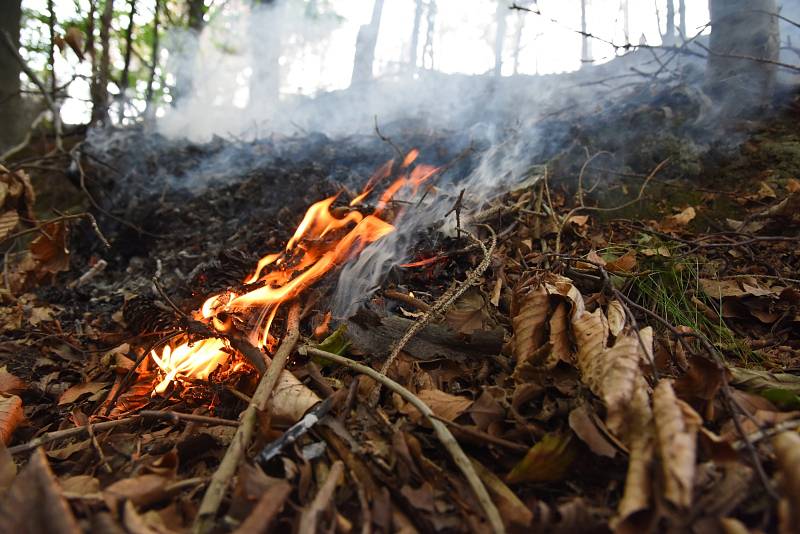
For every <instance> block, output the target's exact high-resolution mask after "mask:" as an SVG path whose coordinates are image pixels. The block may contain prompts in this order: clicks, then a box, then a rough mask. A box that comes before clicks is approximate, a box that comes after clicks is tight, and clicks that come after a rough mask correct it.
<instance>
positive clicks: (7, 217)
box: [0, 210, 19, 239]
mask: <svg viewBox="0 0 800 534" xmlns="http://www.w3.org/2000/svg"><path fill="white" fill-rule="evenodd" d="M17 224H19V213H17V210H8V211H7V212H5V213H3V214H2V215H0V239H5V238H6V236H8V235H9V234H10V233H11V232H13V231H14V229H15V228H16V227H17Z"/></svg>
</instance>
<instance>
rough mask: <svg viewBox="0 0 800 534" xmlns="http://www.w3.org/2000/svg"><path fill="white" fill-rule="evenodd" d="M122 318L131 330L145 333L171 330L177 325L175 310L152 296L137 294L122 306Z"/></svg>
mask: <svg viewBox="0 0 800 534" xmlns="http://www.w3.org/2000/svg"><path fill="white" fill-rule="evenodd" d="M122 318H123V319H124V320H125V324H127V325H128V328H129V329H130V331H131V332H134V333H136V334H144V333H150V332H160V331H164V330H170V329H172V328H174V327H175V326H176V325H177V322H178V317H177V315H176V314H175V312H174V311H173V310H171V309H169V308H167V307H166V306H164V305H163V304H161V303H160V302H158V301H156V300H155V299H153V298H151V297H145V296H137V297H133V298H132V299H130V300H128V301H127V302H125V304H124V305H123V306H122Z"/></svg>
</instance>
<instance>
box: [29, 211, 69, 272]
mask: <svg viewBox="0 0 800 534" xmlns="http://www.w3.org/2000/svg"><path fill="white" fill-rule="evenodd" d="M42 231H43V232H44V233H43V234H39V236H37V237H36V239H34V240H33V241H31V245H30V251H31V256H32V257H33V258H34V259H35V260H36V261H37V262H38V268H39V269H41V270H43V271H46V272H50V273H57V272H61V271H67V270H69V249H68V248H67V233H68V232H67V226H66V225H65V224H64V223H63V222H57V223H50V224H47V225H45V226H44V227H43V228H42Z"/></svg>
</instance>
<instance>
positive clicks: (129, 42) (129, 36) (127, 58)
mask: <svg viewBox="0 0 800 534" xmlns="http://www.w3.org/2000/svg"><path fill="white" fill-rule="evenodd" d="M128 5H129V7H130V10H129V11H128V17H129V19H128V27H127V28H125V55H124V58H123V66H122V74H121V75H120V77H119V114H118V119H119V122H120V123H122V120H123V119H124V118H125V101H126V100H127V95H126V94H125V91H127V90H128V83H129V80H128V77H129V75H130V68H131V52H132V51H133V17H134V16H135V15H136V0H129V3H128Z"/></svg>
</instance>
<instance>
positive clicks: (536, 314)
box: [511, 283, 550, 362]
mask: <svg viewBox="0 0 800 534" xmlns="http://www.w3.org/2000/svg"><path fill="white" fill-rule="evenodd" d="M549 308H550V296H549V295H548V293H547V290H546V289H545V288H544V286H543V285H542V284H538V283H531V284H527V283H526V284H523V285H522V286H520V287H518V288H517V289H516V290H515V291H514V300H513V303H512V310H511V317H512V319H511V323H512V326H513V329H514V339H513V352H514V358H515V359H516V361H517V362H520V361H525V360H526V359H527V358H529V357H530V356H531V355H532V354H533V353H535V352H536V351H537V350H538V349H539V348H540V347H541V346H542V344H543V343H544V336H545V327H544V326H545V323H546V322H547V314H548V310H549Z"/></svg>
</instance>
